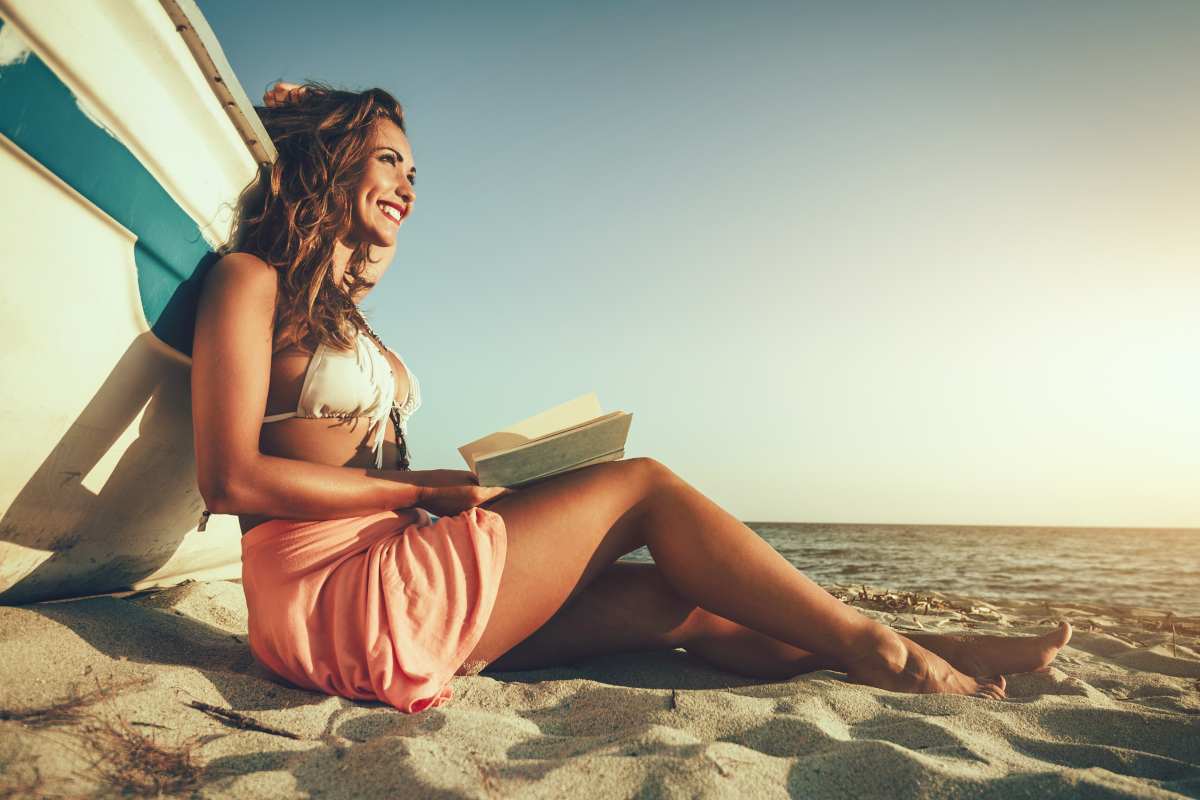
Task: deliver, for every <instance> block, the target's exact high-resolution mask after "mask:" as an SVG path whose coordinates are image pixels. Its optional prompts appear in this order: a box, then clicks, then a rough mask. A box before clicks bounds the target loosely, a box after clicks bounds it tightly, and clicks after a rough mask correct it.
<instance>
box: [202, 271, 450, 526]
mask: <svg viewBox="0 0 1200 800" xmlns="http://www.w3.org/2000/svg"><path fill="white" fill-rule="evenodd" d="M276 281H277V278H276V272H275V270H274V269H272V268H271V267H269V266H268V265H267V264H265V263H264V262H263V261H262V260H260V259H258V258H255V257H254V256H251V255H247V254H244V253H234V254H231V255H228V256H225V257H224V258H222V259H221V260H220V261H219V262H217V264H216V265H215V266H214V267H213V269H212V271H211V272H210V273H209V275H208V278H207V279H206V280H205V284H204V290H203V292H202V294H201V297H200V304H199V307H198V309H197V314H196V333H195V342H194V345H193V353H192V420H193V423H194V428H195V447H196V477H197V482H198V483H199V487H200V494H201V496H202V497H203V498H204V502H205V503H206V504H207V505H208V509H209V510H210V511H212V512H214V513H217V514H254V515H262V516H268V517H274V518H283V519H330V518H338V517H349V516H356V515H360V514H370V513H374V512H377V511H388V510H391V509H395V508H409V507H412V506H417V505H421V504H422V503H423V502H424V501H426V500H432V499H433V495H434V494H435V490H434V489H433V488H431V487H427V486H421V485H418V484H415V483H410V482H406V481H405V478H404V476H405V475H406V473H404V472H397V471H394V470H375V469H364V468H353V467H333V466H326V465H323V464H314V463H310V462H307V461H299V460H294V459H288V458H278V457H275V456H268V455H264V454H263V453H262V452H260V450H259V447H258V440H259V433H260V429H261V427H262V418H263V411H264V409H265V408H266V402H267V389H268V386H269V385H270V375H271V346H272V326H273V324H274V314H275V294H276V292H277V282H276ZM431 472H433V471H431Z"/></svg>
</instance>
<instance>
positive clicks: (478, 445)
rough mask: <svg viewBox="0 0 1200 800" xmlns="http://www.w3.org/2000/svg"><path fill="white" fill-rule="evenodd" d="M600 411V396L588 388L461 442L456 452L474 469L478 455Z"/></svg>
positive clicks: (556, 429) (565, 426) (573, 423)
mask: <svg viewBox="0 0 1200 800" xmlns="http://www.w3.org/2000/svg"><path fill="white" fill-rule="evenodd" d="M602 413H603V412H602V411H601V410H600V400H599V398H597V397H596V393H595V392H589V393H588V394H585V395H580V396H579V397H576V398H575V399H574V400H568V401H567V402H565V403H560V404H559V405H556V406H554V407H553V408H550V409H547V410H545V411H543V412H541V413H540V414H535V415H533V416H532V417H529V418H528V419H523V420H521V421H520V422H516V423H513V424H512V425H509V426H507V427H504V428H501V429H500V430H498V431H496V432H495V433H490V434H488V435H487V436H484V437H483V438H482V439H476V440H475V441H473V442H469V443H467V444H464V445H463V446H462V447H460V448H458V452H459V454H460V455H461V456H462V457H463V460H464V461H466V462H467V465H468V466H469V467H470V468H471V470H472V471H474V470H475V461H476V460H477V459H478V458H480V457H481V456H484V455H487V454H488V453H495V452H498V451H501V450H511V449H512V448H514V447H518V446H520V445H522V444H525V443H526V442H528V441H531V440H533V439H537V438H540V437H542V436H548V435H550V434H552V433H557V432H559V431H562V430H566V429H568V428H573V427H575V426H577V425H580V424H582V423H584V422H587V421H588V420H590V419H593V418H595V417H598V416H600V415H601V414H602Z"/></svg>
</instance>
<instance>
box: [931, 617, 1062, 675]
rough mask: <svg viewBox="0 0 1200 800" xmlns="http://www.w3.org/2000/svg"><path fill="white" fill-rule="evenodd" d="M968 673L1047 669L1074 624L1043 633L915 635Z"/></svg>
mask: <svg viewBox="0 0 1200 800" xmlns="http://www.w3.org/2000/svg"><path fill="white" fill-rule="evenodd" d="M912 638H913V640H914V641H916V642H917V643H918V644H920V645H921V646H922V647H926V648H928V649H930V650H932V651H934V652H935V653H937V654H938V655H940V656H941V657H942V658H944V659H946V660H947V661H949V662H950V663H951V664H953V665H954V666H955V667H957V668H958V669H960V670H962V671H963V672H965V673H966V674H968V675H974V676H976V677H980V676H998V675H1006V674H1007V675H1011V674H1014V673H1018V672H1036V671H1038V670H1043V669H1046V668H1047V667H1048V666H1050V662H1051V661H1053V660H1054V657H1055V656H1056V655H1058V651H1059V650H1061V649H1062V648H1063V647H1064V646H1065V645H1066V644H1067V642H1069V641H1070V640H1071V625H1070V623H1067V622H1060V623H1059V624H1058V628H1056V629H1055V630H1052V631H1050V632H1049V633H1045V634H1042V635H1041V636H922V635H920V634H917V635H915V636H913V637H912Z"/></svg>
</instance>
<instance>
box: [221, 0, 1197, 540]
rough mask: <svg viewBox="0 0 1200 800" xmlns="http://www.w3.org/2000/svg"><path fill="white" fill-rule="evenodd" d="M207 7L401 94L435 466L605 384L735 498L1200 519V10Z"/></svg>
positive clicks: (670, 454)
mask: <svg viewBox="0 0 1200 800" xmlns="http://www.w3.org/2000/svg"><path fill="white" fill-rule="evenodd" d="M199 5H200V7H201V10H202V11H203V13H204V14H205V16H206V18H207V19H208V22H209V24H210V25H211V26H212V28H213V30H214V31H215V32H216V34H217V37H218V39H219V40H220V41H221V43H222V46H223V47H224V50H225V54H226V56H227V58H228V59H229V61H230V63H231V64H232V65H233V67H234V69H235V71H236V72H237V75H238V77H239V78H240V80H241V82H242V84H243V86H244V87H245V88H246V91H247V93H248V94H250V95H251V97H252V98H257V97H259V96H261V93H262V91H263V89H264V88H266V86H267V85H268V84H269V83H270V82H272V81H274V80H277V79H285V80H290V81H302V80H305V79H316V80H321V81H324V82H327V83H332V84H334V85H337V86H341V87H345V88H365V87H369V86H380V87H382V88H385V89H387V90H389V91H391V92H392V93H393V94H395V95H396V96H397V97H398V98H399V99H400V101H401V102H402V103H403V104H404V105H405V108H406V112H407V118H408V128H409V134H410V139H411V141H412V143H413V149H414V153H415V159H416V163H417V166H418V171H419V173H420V178H419V183H418V186H417V191H418V200H417V204H416V206H415V210H414V214H413V216H412V217H411V218H410V219H409V220H407V221H406V222H405V225H404V228H403V229H402V231H401V235H400V239H399V246H398V248H397V255H396V260H395V261H394V262H393V265H392V267H391V270H390V271H389V273H388V275H387V277H386V278H385V280H384V281H383V283H381V284H380V286H379V288H378V289H376V291H375V292H374V293H373V294H372V296H371V298H370V299H369V301H368V302H367V304H366V308H367V311H368V314H369V316H370V318H371V320H372V322H373V325H374V326H375V327H376V328H377V329H378V330H379V332H380V333H381V335H383V337H384V339H385V340H386V341H387V342H388V344H389V345H391V346H392V347H393V348H395V349H396V350H398V351H399V352H400V353H401V354H402V355H403V356H404V358H405V360H406V361H407V363H408V364H409V366H410V367H411V368H412V370H413V371H414V372H415V373H416V374H417V376H418V377H419V378H420V380H421V386H422V389H423V396H424V404H423V406H422V408H421V410H419V411H418V412H417V413H416V415H414V417H413V418H412V420H411V421H410V440H411V446H412V450H413V453H414V456H415V461H414V466H415V467H417V468H426V469H427V468H434V467H454V468H462V466H463V465H462V462H461V459H460V457H459V455H458V453H457V449H456V448H457V447H458V445H460V444H463V443H465V442H467V441H470V440H472V439H475V438H477V437H479V436H482V435H484V434H486V433H489V432H491V431H492V430H494V429H496V428H498V427H501V426H503V425H505V424H507V423H510V422H514V421H516V420H518V419H522V418H524V417H526V416H530V415H532V414H534V413H536V412H538V411H541V410H543V409H545V408H548V407H549V406H552V405H555V404H557V403H560V402H563V401H565V400H568V399H571V398H573V397H576V396H578V395H580V394H584V393H586V392H589V391H593V390H594V391H596V392H597V393H598V394H599V397H600V401H601V403H602V405H603V407H604V409H605V410H615V409H622V410H625V411H629V412H632V413H633V415H634V420H633V426H632V429H631V432H630V438H629V444H628V448H627V455H629V456H637V455H648V456H653V457H655V458H657V459H659V460H660V461H663V462H664V463H666V464H667V465H668V466H670V467H672V468H673V469H674V470H675V471H676V472H677V473H679V474H680V475H681V476H683V477H684V478H685V479H686V480H687V481H689V482H690V483H692V484H693V485H694V486H696V487H697V488H698V489H700V490H701V491H704V492H705V493H706V494H708V495H709V496H710V497H712V498H713V499H714V500H716V501H717V502H718V503H720V504H721V505H723V506H724V507H725V508H727V509H729V510H730V511H731V512H732V513H734V514H735V515H736V516H738V517H739V518H741V519H747V520H796V521H829V522H896V523H901V522H912V523H919V522H924V523H975V524H1030V525H1089V526H1114V527H1115V526H1130V527H1142V526H1145V527H1195V526H1200V492H1197V491H1196V486H1197V483H1198V481H1200V422H1198V421H1197V419H1198V418H1197V410H1198V409H1200V377H1197V376H1198V375H1200V369H1198V368H1197V361H1198V358H1197V356H1198V355H1200V317H1198V315H1197V309H1200V269H1198V265H1200V226H1198V225H1197V223H1196V221H1197V218H1198V215H1200V154H1198V152H1197V145H1196V143H1197V142H1200V104H1197V102H1196V100H1195V98H1196V90H1197V88H1198V87H1197V81H1198V79H1197V77H1196V76H1197V75H1200V4H1196V3H1194V2H1189V1H1188V0H1180V1H1179V2H1148V3H1126V2H1095V1H1094V0H1084V1H1081V2H1075V3H1072V2H1061V3H1054V4H1042V3H1034V2H1012V3H1003V4H1001V3H994V4H984V3H961V2H921V1H919V0H918V1H916V2H910V3H903V4H899V3H897V4H887V3H874V2H870V3H868V2H845V3H832V2H831V3H823V4H815V3H811V4H803V3H767V2H750V3H744V4H737V5H736V6H734V5H731V4H716V3H708V2H698V3H681V2H680V3H672V2H658V3H636V2H628V3H588V4H573V3H557V4H550V3H546V4H534V3H505V4H483V3H462V4H428V3H426V4H416V3H384V2H372V3H365V2H352V1H347V2H340V3H337V4H329V3H323V2H296V1H295V0H292V1H290V2H286V3H284V2H278V3H274V2H255V3H249V4H247V3H241V2H232V1H231V0H199Z"/></svg>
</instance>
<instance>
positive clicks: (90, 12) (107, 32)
mask: <svg viewBox="0 0 1200 800" xmlns="http://www.w3.org/2000/svg"><path fill="white" fill-rule="evenodd" d="M0 14H2V15H3V16H4V19H5V21H6V25H5V26H4V27H5V29H8V28H9V27H10V26H11V27H13V28H15V29H17V30H19V32H20V35H21V37H22V38H23V39H24V40H25V42H26V43H27V46H28V47H29V48H30V49H32V50H33V52H34V53H35V54H37V56H38V58H40V59H42V61H44V62H45V63H46V65H47V66H49V67H50V69H52V70H53V71H54V73H55V74H56V75H57V76H58V77H59V79H60V80H61V81H62V82H63V83H65V84H66V85H67V87H68V88H69V89H70V90H71V92H72V93H73V94H74V95H75V97H76V99H77V100H78V102H79V104H80V108H81V109H84V110H85V111H86V113H87V114H88V116H89V117H90V118H92V119H94V120H96V121H97V122H99V123H100V124H101V126H102V127H103V128H104V129H105V130H107V131H109V132H110V133H112V134H113V135H114V136H115V137H116V138H117V139H118V140H119V141H120V142H121V143H122V144H124V145H125V146H126V147H127V148H129V150H130V152H132V153H133V154H134V155H135V156H136V157H137V159H138V160H139V161H141V162H142V164H144V165H145V166H146V168H147V169H148V170H149V171H150V172H151V174H153V175H154V176H155V178H157V179H158V181H159V183H160V184H161V185H162V186H163V188H164V189H166V191H167V192H168V193H169V194H170V195H171V197H172V198H174V200H175V201H176V202H177V203H178V204H179V206H180V207H181V208H182V209H183V210H184V211H186V212H187V213H188V215H189V216H191V217H192V219H194V220H195V221H196V222H197V224H199V225H200V228H201V230H202V231H203V233H204V236H205V238H206V239H207V240H208V241H209V243H210V244H213V245H215V244H219V243H221V242H223V241H224V240H225V238H226V237H227V236H228V234H229V226H230V224H231V222H232V220H233V214H232V211H233V209H232V206H231V204H230V203H231V200H232V199H233V198H236V196H237V193H236V192H234V194H233V195H232V197H231V195H230V187H237V188H238V189H240V188H241V187H243V186H245V185H246V184H247V183H249V182H250V180H251V178H252V177H253V176H254V171H255V169H256V162H255V160H254V158H253V157H252V155H251V154H250V151H249V150H248V149H247V147H246V144H245V142H244V141H243V140H242V137H241V135H240V134H239V133H238V132H237V130H236V129H235V128H234V127H233V125H232V124H231V123H230V120H229V115H228V114H227V113H226V110H225V108H224V107H223V106H222V105H221V103H220V101H218V99H217V98H216V96H215V95H214V94H213V92H212V90H211V89H210V87H209V83H208V78H207V77H206V76H205V75H204V74H203V73H202V72H201V71H200V69H199V68H198V67H197V65H196V60H195V58H194V57H193V55H192V53H191V52H190V51H189V50H188V47H187V44H186V43H185V42H184V39H183V37H181V36H180V35H179V34H178V33H177V32H176V30H175V25H174V23H172V22H171V19H170V17H168V15H167V13H166V11H164V9H163V8H162V6H161V5H160V4H159V3H158V2H157V0H88V2H86V3H80V2H75V0H0ZM197 24H198V25H203V21H202V20H199V21H198V22H197ZM204 27H207V26H204ZM228 78H229V79H233V76H232V75H230V76H228Z"/></svg>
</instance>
